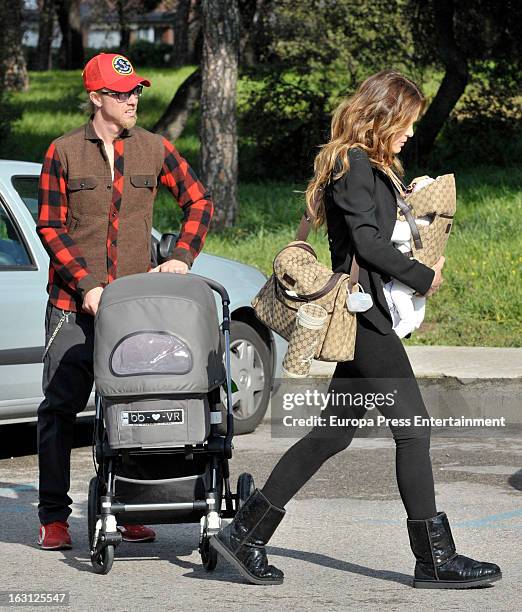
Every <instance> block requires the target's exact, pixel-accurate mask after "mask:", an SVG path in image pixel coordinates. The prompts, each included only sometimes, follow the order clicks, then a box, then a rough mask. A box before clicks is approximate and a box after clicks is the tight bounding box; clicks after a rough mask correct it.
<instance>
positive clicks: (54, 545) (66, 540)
mask: <svg viewBox="0 0 522 612" xmlns="http://www.w3.org/2000/svg"><path fill="white" fill-rule="evenodd" d="M38 545H39V546H40V547H41V548H43V549H44V550H66V549H68V548H72V540H71V536H70V534H69V523H66V522H65V521H54V522H53V523H48V524H47V525H40V533H39V535H38Z"/></svg>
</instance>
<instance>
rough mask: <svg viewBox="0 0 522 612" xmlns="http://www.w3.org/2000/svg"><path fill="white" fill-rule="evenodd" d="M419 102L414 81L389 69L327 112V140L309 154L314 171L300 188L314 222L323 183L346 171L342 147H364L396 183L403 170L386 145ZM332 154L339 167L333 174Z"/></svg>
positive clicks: (319, 219)
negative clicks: (329, 119)
mask: <svg viewBox="0 0 522 612" xmlns="http://www.w3.org/2000/svg"><path fill="white" fill-rule="evenodd" d="M424 105H425V99H424V96H423V95H422V93H421V91H420V90H419V88H418V87H417V85H415V83H414V82H413V81H411V80H410V79H408V78H407V77H405V76H404V75H402V74H400V73H399V72H396V71H394V70H383V71H382V72H378V73H377V74H374V75H372V76H370V77H368V78H367V79H366V80H365V81H364V82H363V83H362V84H361V85H360V86H359V88H358V89H357V91H356V92H355V94H354V95H353V96H351V97H349V98H346V99H345V100H343V101H342V102H341V103H340V104H339V106H338V107H337V109H336V110H335V112H334V115H333V118H332V125H331V136H330V140H329V142H327V143H326V144H324V145H322V146H321V150H320V151H319V153H318V154H317V156H316V158H315V161H314V176H313V178H312V180H311V181H310V182H309V184H308V187H307V189H306V206H307V211H308V213H309V214H310V216H311V217H312V219H313V225H314V227H316V228H317V227H319V226H321V225H322V224H323V223H324V221H325V209H324V199H323V195H324V187H325V186H326V184H327V183H328V181H329V180H330V178H331V177H332V175H333V178H334V179H337V178H340V177H341V176H343V174H345V173H346V172H348V170H349V168H350V164H349V160H348V152H349V150H350V149H352V148H353V147H359V148H360V149H363V150H364V151H366V152H367V153H368V157H369V159H370V162H371V163H373V164H374V165H376V166H377V167H379V168H381V169H382V170H383V171H384V172H386V174H388V175H389V176H390V178H391V179H392V180H393V181H394V182H395V183H397V180H398V179H397V176H402V175H403V174H404V172H403V169H402V165H401V162H400V161H399V159H398V158H397V157H395V155H394V153H393V151H392V145H393V141H394V139H395V138H396V137H397V134H398V133H399V132H401V131H402V130H405V129H407V128H408V126H409V125H410V123H411V121H412V119H413V118H414V117H415V116H416V115H417V114H418V113H421V112H422V110H423V109H424ZM337 160H340V161H341V162H342V167H341V169H340V170H339V171H338V172H337V173H335V174H333V171H334V167H335V164H336V162H337Z"/></svg>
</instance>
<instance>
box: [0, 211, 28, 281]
mask: <svg viewBox="0 0 522 612" xmlns="http://www.w3.org/2000/svg"><path fill="white" fill-rule="evenodd" d="M30 265H31V258H30V257H29V253H28V252H27V249H26V247H25V244H24V242H23V240H22V238H21V236H20V232H19V231H18V228H17V227H16V225H15V224H14V223H13V221H12V220H11V218H10V216H9V213H8V212H7V210H6V209H5V207H4V205H3V203H2V202H0V270H5V269H13V268H15V269H16V268H19V267H23V266H30Z"/></svg>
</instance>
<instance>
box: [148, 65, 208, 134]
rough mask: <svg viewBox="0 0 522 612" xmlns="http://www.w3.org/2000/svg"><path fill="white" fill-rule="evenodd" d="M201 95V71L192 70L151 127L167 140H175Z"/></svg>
mask: <svg viewBox="0 0 522 612" xmlns="http://www.w3.org/2000/svg"><path fill="white" fill-rule="evenodd" d="M200 97H201V72H200V70H199V69H198V70H196V71H194V72H193V73H192V74H191V75H190V76H189V77H187V78H186V79H185V80H184V81H183V83H182V84H181V85H180V87H179V89H178V91H177V92H176V94H175V96H174V97H173V98H172V100H171V102H170V104H169V105H168V107H167V109H166V110H165V112H164V113H163V115H162V116H161V117H160V119H159V120H158V121H157V122H156V125H155V126H154V127H153V128H152V131H153V132H157V133H158V134H161V135H162V136H165V138H167V139H168V140H176V139H177V138H179V137H180V136H181V134H182V132H183V130H184V129H185V125H186V124H187V120H188V118H189V115H190V113H191V111H192V110H194V108H195V107H196V105H197V103H198V101H199V99H200Z"/></svg>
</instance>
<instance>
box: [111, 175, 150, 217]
mask: <svg viewBox="0 0 522 612" xmlns="http://www.w3.org/2000/svg"><path fill="white" fill-rule="evenodd" d="M126 181H128V182H127V184H126V185H125V186H124V188H123V206H122V209H121V210H120V214H122V215H135V214H138V213H140V214H142V215H143V214H145V215H152V205H153V203H154V198H155V196H156V184H157V178H156V177H155V176H154V174H131V175H130V176H128V177H126Z"/></svg>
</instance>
